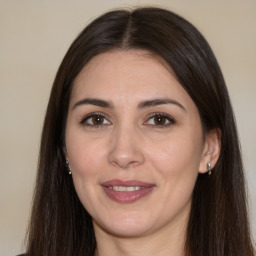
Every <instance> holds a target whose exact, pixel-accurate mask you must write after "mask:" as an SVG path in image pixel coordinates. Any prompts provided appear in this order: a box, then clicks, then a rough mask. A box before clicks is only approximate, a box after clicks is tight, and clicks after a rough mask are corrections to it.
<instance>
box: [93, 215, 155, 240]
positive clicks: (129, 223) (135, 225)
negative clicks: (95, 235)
mask: <svg viewBox="0 0 256 256" xmlns="http://www.w3.org/2000/svg"><path fill="white" fill-rule="evenodd" d="M113 219H114V220H113ZM113 219H112V220H111V221H110V222H109V223H104V222H103V223H100V222H97V221H95V220H93V224H94V229H95V230H97V229H101V230H103V231H104V232H106V233H108V234H111V235H113V236H118V237H139V236H143V235H145V234H147V233H148V232H149V231H150V230H151V229H152V221H148V220H146V219H145V217H144V218H142V216H140V217H139V216H125V217H124V216H123V217H118V218H116V217H115V218H113Z"/></svg>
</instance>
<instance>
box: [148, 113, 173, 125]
mask: <svg viewBox="0 0 256 256" xmlns="http://www.w3.org/2000/svg"><path fill="white" fill-rule="evenodd" d="M174 123H175V121H174V119H173V118H172V117H170V116H169V115H167V114H161V113H159V114H154V115H153V116H151V117H150V118H149V119H148V120H147V122H146V123H145V124H147V125H150V126H155V127H159V128H164V127H168V126H170V125H172V124H174Z"/></svg>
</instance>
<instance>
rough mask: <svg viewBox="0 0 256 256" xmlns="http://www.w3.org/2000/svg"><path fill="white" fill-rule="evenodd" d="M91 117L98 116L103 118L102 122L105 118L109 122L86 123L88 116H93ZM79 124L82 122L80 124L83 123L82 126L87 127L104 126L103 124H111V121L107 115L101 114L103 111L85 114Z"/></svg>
mask: <svg viewBox="0 0 256 256" xmlns="http://www.w3.org/2000/svg"><path fill="white" fill-rule="evenodd" d="M93 117H96V118H97V117H99V118H103V119H104V122H105V120H107V122H109V124H104V123H103V124H89V123H88V120H89V119H90V118H93ZM80 124H82V125H84V126H87V127H89V128H100V127H102V126H104V125H110V124H111V122H110V121H109V120H108V118H107V116H106V115H105V114H103V113H91V114H88V115H86V116H85V117H84V118H83V119H82V121H81V122H80Z"/></svg>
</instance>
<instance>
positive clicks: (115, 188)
mask: <svg viewBox="0 0 256 256" xmlns="http://www.w3.org/2000/svg"><path fill="white" fill-rule="evenodd" d="M109 188H111V189H113V190H115V191H119V192H132V191H137V190H140V189H141V187H137V186H135V187H123V186H113V187H109Z"/></svg>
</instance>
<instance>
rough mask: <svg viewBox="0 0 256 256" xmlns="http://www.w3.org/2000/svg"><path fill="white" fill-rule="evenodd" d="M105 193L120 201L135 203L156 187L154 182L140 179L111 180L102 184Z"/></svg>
mask: <svg viewBox="0 0 256 256" xmlns="http://www.w3.org/2000/svg"><path fill="white" fill-rule="evenodd" d="M101 186H102V188H103V190H104V192H105V194H106V195H107V196H108V197H109V198H110V199H111V200H114V201H115V202H118V203H123V204H125V203H133V202H135V201H137V200H139V199H141V198H143V197H145V196H147V195H148V194H150V193H151V192H152V191H153V190H154V189H155V187H156V185H154V184H150V183H145V182H141V181H138V180H130V181H121V180H110V181H107V182H104V183H102V184H101Z"/></svg>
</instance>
